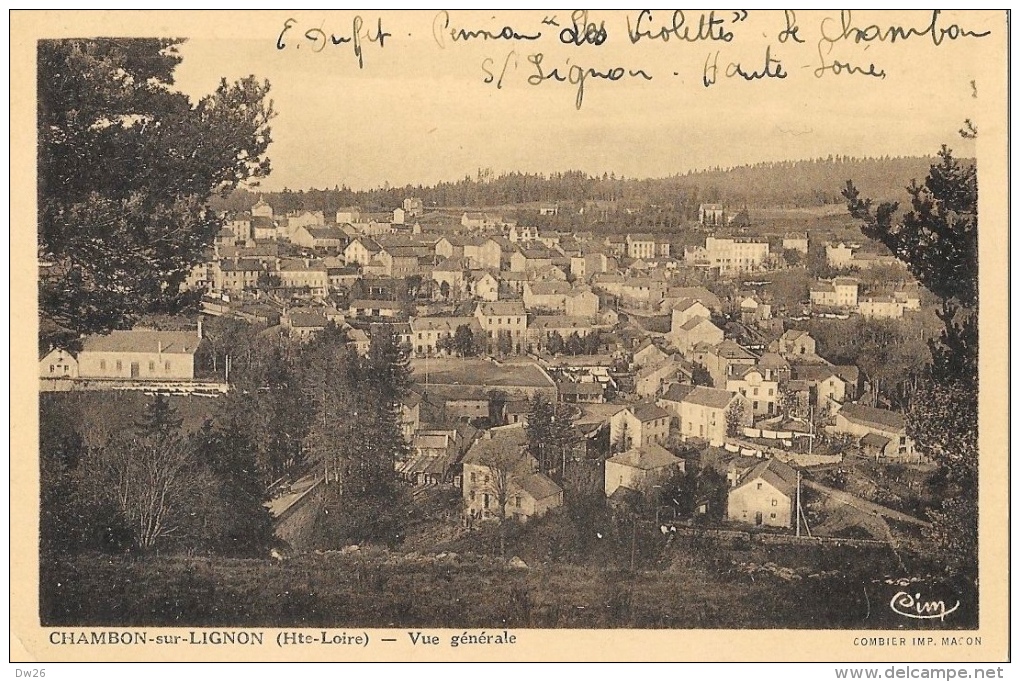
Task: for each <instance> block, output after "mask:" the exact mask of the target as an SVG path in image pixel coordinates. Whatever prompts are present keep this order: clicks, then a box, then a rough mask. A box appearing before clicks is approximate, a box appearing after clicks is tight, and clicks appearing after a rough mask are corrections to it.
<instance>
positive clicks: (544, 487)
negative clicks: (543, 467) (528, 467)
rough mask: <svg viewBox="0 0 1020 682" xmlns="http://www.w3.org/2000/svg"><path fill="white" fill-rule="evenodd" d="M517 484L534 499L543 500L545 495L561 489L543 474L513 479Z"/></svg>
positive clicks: (549, 495)
mask: <svg viewBox="0 0 1020 682" xmlns="http://www.w3.org/2000/svg"><path fill="white" fill-rule="evenodd" d="M515 483H516V484H517V486H518V487H519V488H520V489H521V490H523V491H524V492H526V493H527V494H528V495H530V496H531V497H532V499H535V500H544V499H546V498H547V497H552V496H553V495H558V494H560V493H561V492H563V489H562V488H560V487H559V486H558V485H556V484H555V483H554V482H553V480H552V479H551V478H549V477H548V476H546V475H545V474H539V473H535V474H531V475H530V476H524V477H522V478H521V479H520V480H518V481H515Z"/></svg>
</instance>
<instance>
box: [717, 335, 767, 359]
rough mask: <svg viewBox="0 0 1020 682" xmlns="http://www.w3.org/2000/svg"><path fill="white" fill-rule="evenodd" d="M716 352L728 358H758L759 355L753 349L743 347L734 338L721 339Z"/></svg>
mask: <svg viewBox="0 0 1020 682" xmlns="http://www.w3.org/2000/svg"><path fill="white" fill-rule="evenodd" d="M715 354H716V355H718V356H719V357H721V358H726V359H727V360H756V359H757V357H756V356H755V355H754V353H752V352H751V351H749V350H747V349H745V348H743V347H742V346H741V345H740V344H739V343H737V342H736V341H734V340H733V339H726V340H725V341H721V342H720V343H719V345H717V346H716V347H715Z"/></svg>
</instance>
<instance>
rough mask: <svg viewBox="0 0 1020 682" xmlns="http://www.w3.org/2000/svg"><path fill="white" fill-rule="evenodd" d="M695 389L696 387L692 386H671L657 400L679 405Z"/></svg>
mask: <svg viewBox="0 0 1020 682" xmlns="http://www.w3.org/2000/svg"><path fill="white" fill-rule="evenodd" d="M695 388H697V387H696V386H692V385H690V384H672V385H671V386H670V387H669V390H667V391H666V392H665V393H664V394H663V395H662V397H661V398H659V399H660V400H669V401H671V402H674V403H679V402H682V401H683V400H684V398H686V397H687V396H688V395H690V393H691V391H693V390H694V389H695Z"/></svg>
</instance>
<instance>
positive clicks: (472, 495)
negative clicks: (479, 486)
mask: <svg viewBox="0 0 1020 682" xmlns="http://www.w3.org/2000/svg"><path fill="white" fill-rule="evenodd" d="M471 501H472V502H474V501H475V491H474V490H472V491H471Z"/></svg>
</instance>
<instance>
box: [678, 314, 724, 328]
mask: <svg viewBox="0 0 1020 682" xmlns="http://www.w3.org/2000/svg"><path fill="white" fill-rule="evenodd" d="M706 324H707V325H708V326H710V327H712V328H713V329H716V330H719V331H722V330H720V329H719V328H718V327H716V326H715V325H714V324H712V321H711V320H709V319H708V318H707V317H692V318H691V319H689V320H687V321H686V322H684V323H683V324H682V325H680V328H681V329H683V330H684V331H687V332H689V331H691V330H693V329H697V328H698V327H701V326H702V325H706Z"/></svg>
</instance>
